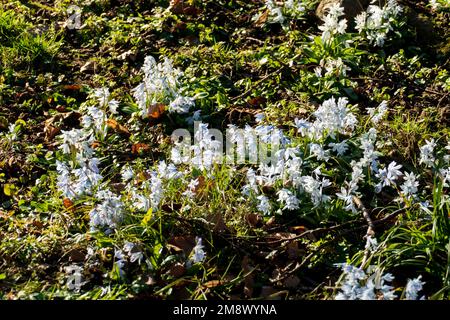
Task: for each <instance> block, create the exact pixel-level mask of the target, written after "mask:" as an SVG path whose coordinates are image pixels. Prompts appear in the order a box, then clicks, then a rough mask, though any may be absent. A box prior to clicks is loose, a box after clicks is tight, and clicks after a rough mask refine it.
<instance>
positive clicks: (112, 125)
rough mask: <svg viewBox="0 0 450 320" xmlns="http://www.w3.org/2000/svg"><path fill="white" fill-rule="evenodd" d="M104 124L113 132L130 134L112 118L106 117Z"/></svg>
mask: <svg viewBox="0 0 450 320" xmlns="http://www.w3.org/2000/svg"><path fill="white" fill-rule="evenodd" d="M106 126H107V127H109V128H111V129H113V130H114V131H115V132H117V133H120V134H122V135H124V136H127V137H129V136H130V135H131V133H130V131H128V129H127V128H126V127H124V126H123V125H121V124H120V123H118V122H117V121H116V120H114V119H108V120H106Z"/></svg>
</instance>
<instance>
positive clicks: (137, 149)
mask: <svg viewBox="0 0 450 320" xmlns="http://www.w3.org/2000/svg"><path fill="white" fill-rule="evenodd" d="M149 150H150V146H149V145H148V144H145V143H136V144H133V146H132V147H131V152H132V153H133V154H135V155H138V154H141V153H143V152H147V151H149Z"/></svg>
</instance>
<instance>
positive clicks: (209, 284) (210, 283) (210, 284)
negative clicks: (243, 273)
mask: <svg viewBox="0 0 450 320" xmlns="http://www.w3.org/2000/svg"><path fill="white" fill-rule="evenodd" d="M225 283H226V282H225V281H222V280H210V281H208V282H205V283H204V284H203V287H204V288H208V289H211V288H215V287H218V286H221V285H224V284H225Z"/></svg>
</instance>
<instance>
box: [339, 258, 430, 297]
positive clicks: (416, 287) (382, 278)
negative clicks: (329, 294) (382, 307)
mask: <svg viewBox="0 0 450 320" xmlns="http://www.w3.org/2000/svg"><path fill="white" fill-rule="evenodd" d="M336 265H337V266H339V267H341V269H342V271H343V275H344V279H343V283H342V284H341V286H340V292H339V293H338V294H337V295H336V296H335V297H334V298H335V300H394V299H396V298H397V295H396V294H395V290H393V289H394V287H393V286H391V285H389V283H392V281H393V280H394V276H393V275H392V274H390V273H386V274H384V275H383V274H379V272H375V270H374V269H375V268H374V266H370V267H369V268H368V271H367V273H366V272H365V271H364V270H363V269H361V268H357V267H354V266H352V265H350V264H347V263H340V264H336ZM420 278H421V276H419V277H418V278H417V279H412V280H408V283H407V285H406V288H405V295H406V296H405V299H406V300H417V298H418V292H419V291H421V290H422V286H423V284H424V283H423V282H421V281H420Z"/></svg>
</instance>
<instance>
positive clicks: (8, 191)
mask: <svg viewBox="0 0 450 320" xmlns="http://www.w3.org/2000/svg"><path fill="white" fill-rule="evenodd" d="M16 191H17V188H16V186H15V185H13V184H11V183H6V184H5V185H4V186H3V192H4V193H5V195H6V196H8V197H12V196H14V194H15V193H16Z"/></svg>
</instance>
